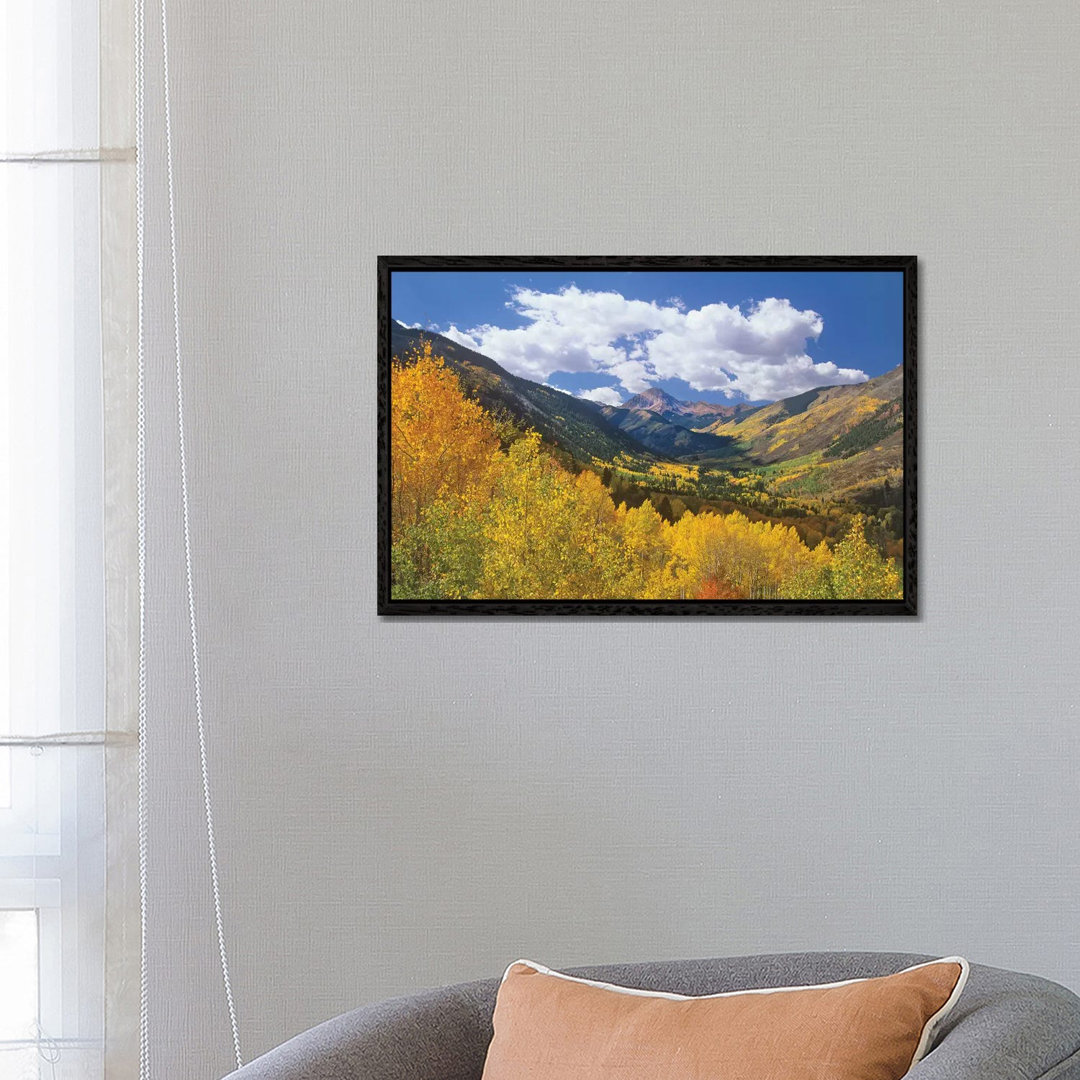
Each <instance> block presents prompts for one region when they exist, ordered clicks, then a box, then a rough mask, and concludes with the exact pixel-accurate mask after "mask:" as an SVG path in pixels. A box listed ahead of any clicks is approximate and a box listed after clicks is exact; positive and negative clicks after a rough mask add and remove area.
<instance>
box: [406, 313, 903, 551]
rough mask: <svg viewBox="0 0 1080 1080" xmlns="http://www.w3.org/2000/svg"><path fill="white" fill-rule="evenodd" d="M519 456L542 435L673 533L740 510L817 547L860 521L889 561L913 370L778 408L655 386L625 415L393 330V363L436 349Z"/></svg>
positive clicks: (441, 343) (458, 349) (899, 546)
mask: <svg viewBox="0 0 1080 1080" xmlns="http://www.w3.org/2000/svg"><path fill="white" fill-rule="evenodd" d="M425 340H426V341H428V342H430V343H431V344H432V346H433V348H434V350H435V351H436V352H437V353H438V354H439V355H440V356H442V357H443V358H444V360H445V362H446V364H447V366H448V367H449V368H450V369H451V370H452V371H453V372H454V373H455V374H456V375H457V377H458V378H459V380H460V383H461V386H462V389H463V391H464V392H465V393H466V394H467V395H468V396H470V397H472V398H474V399H475V400H476V401H478V402H479V403H480V404H481V405H482V406H483V408H484V409H485V410H486V411H487V412H488V413H489V414H490V415H491V416H493V417H494V418H495V419H496V421H497V423H498V424H499V425H500V428H501V437H502V439H503V441H504V443H506V444H509V443H510V442H512V441H514V440H515V439H516V438H520V437H521V436H522V434H523V433H524V432H525V431H527V430H529V429H531V430H534V431H536V432H537V433H538V434H539V436H540V438H541V440H542V443H543V445H544V446H546V447H547V448H548V450H549V452H550V453H551V454H552V456H553V457H554V458H555V459H556V460H558V461H559V462H560V464H561V465H562V466H563V467H564V468H566V469H567V470H569V471H570V472H571V473H575V474H576V473H580V472H581V471H583V470H588V471H591V472H593V473H595V474H596V476H597V477H598V478H599V479H600V481H601V482H602V484H603V485H604V487H605V488H606V489H607V490H608V492H609V493H610V495H611V499H612V501H613V503H614V504H615V505H616V506H618V505H620V504H625V505H626V506H627V507H628V508H635V507H640V506H642V505H643V504H644V503H646V502H649V503H650V504H651V505H652V507H653V508H654V509H656V511H657V512H658V513H659V514H660V516H661V517H662V518H664V519H665V520H666V521H668V522H671V523H675V522H677V521H678V520H679V519H680V518H681V517H682V516H683V515H684V514H686V513H687V512H688V511H689V512H690V513H692V514H700V513H701V512H702V511H713V512H715V513H717V514H730V513H733V512H735V511H738V512H739V513H741V514H743V515H745V516H746V517H747V518H748V519H749V520H750V521H751V522H754V521H758V522H770V523H773V524H777V525H784V526H790V527H791V528H793V529H794V530H795V531H796V532H797V533H798V535H799V537H800V539H801V540H802V542H803V543H804V544H805V545H806V546H807V547H808V548H814V547H816V546H817V545H818V544H820V543H821V542H822V541H825V542H826V544H827V545H828V546H830V547H832V546H833V545H835V544H836V543H838V542H839V540H840V539H841V538H842V537H843V536H844V535H845V533H846V532H847V530H848V527H849V524H850V522H851V520H852V519H853V517H854V516H855V515H860V516H861V519H862V520H863V521H864V522H865V534H866V538H867V540H868V541H869V542H870V543H871V544H872V545H873V546H874V547H875V548H876V549H877V550H878V551H879V552H880V554H881V555H882V556H884V557H885V558H887V559H889V560H890V561H892V560H899V559H900V556H901V554H902V550H903V513H902V510H903V370H902V368H901V367H899V366H898V367H896V368H894V369H893V370H891V371H889V372H886V373H885V374H884V375H881V376H879V377H877V378H875V379H871V380H869V381H867V382H864V383H860V384H855V385H843V386H831V387H822V388H818V389H814V390H810V391H807V392H806V393H803V394H800V395H797V396H795V397H791V398H787V399H784V400H781V401H776V402H772V403H768V404H758V405H754V404H745V403H740V404H732V405H725V404H715V403H710V402H702V401H697V402H694V401H691V402H687V401H680V400H678V399H677V398H674V397H672V396H671V395H670V394H667V393H665V392H664V391H663V390H660V389H658V388H653V389H650V390H647V391H645V392H644V393H642V394H638V395H636V396H634V397H631V398H630V399H628V400H627V401H626V402H625V403H624V404H623V405H622V406H621V407H615V406H610V405H600V404H596V403H594V402H592V401H588V400H585V399H582V398H578V397H574V396H573V395H571V394H568V393H565V392H563V391H561V390H557V389H554V388H553V387H550V386H546V385H543V384H541V383H537V382H532V381H530V380H528V379H524V378H521V377H519V376H515V375H512V374H510V373H509V372H507V371H506V370H505V369H503V368H502V367H500V366H499V365H498V364H497V363H496V362H495V361H493V360H491V359H490V358H488V357H485V356H483V355H482V354H480V353H477V352H474V351H472V350H470V349H467V348H464V347H463V346H461V345H458V344H456V343H455V342H453V341H451V340H450V339H448V338H445V337H442V336H441V335H438V334H434V333H430V332H425V331H421V330H418V329H409V328H406V327H404V326H402V325H401V324H399V323H394V324H392V327H391V351H392V353H393V355H394V356H398V357H401V356H405V355H406V354H407V353H408V352H409V351H410V350H415V349H416V348H418V347H420V346H422V344H423V342H424V341H425Z"/></svg>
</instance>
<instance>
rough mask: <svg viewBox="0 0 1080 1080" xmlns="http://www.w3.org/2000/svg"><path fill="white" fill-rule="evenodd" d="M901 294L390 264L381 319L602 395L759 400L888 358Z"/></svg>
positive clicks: (738, 278) (723, 274)
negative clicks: (654, 391) (653, 390)
mask: <svg viewBox="0 0 1080 1080" xmlns="http://www.w3.org/2000/svg"><path fill="white" fill-rule="evenodd" d="M902 295H903V276H902V274H900V273H899V272H895V273H894V272H885V271H794V272H787V273H773V272H769V271H678V272H663V271H661V272H653V271H625V272H618V273H610V272H607V271H584V272H582V271H576V272H571V271H559V272H553V273H552V272H545V273H531V272H524V273H517V272H507V271H503V270H499V271H470V272H459V271H401V270H395V271H394V272H393V274H392V276H391V296H392V304H391V306H392V311H391V315H392V317H393V318H395V319H397V320H398V321H399V322H401V323H403V324H405V325H406V326H414V325H417V324H419V325H422V326H424V327H426V328H428V329H432V330H437V331H438V332H439V333H442V334H446V335H447V336H448V337H450V338H452V339H454V340H455V341H458V342H459V343H460V344H463V345H466V346H468V347H469V348H473V349H476V350H477V351H478V352H481V353H483V354H484V355H485V356H489V357H491V358H492V359H493V360H495V361H497V362H498V363H499V364H501V365H502V366H503V367H505V368H506V369H507V370H508V371H511V372H512V373H513V374H515V375H520V376H523V377H524V378H527V379H533V380H534V381H536V382H546V383H547V384H548V385H550V386H555V387H557V388H558V389H560V390H566V391H568V392H570V393H573V394H577V395H579V396H582V397H589V398H591V399H593V400H597V401H602V402H605V403H607V404H618V403H620V402H621V401H625V400H626V398H627V397H629V396H630V395H631V394H633V393H640V392H641V391H642V390H645V389H648V388H649V387H653V386H657V387H660V388H661V389H663V390H666V391H667V392H668V393H671V394H673V395H674V396H675V397H678V398H681V399H682V400H685V401H691V400H701V401H711V402H738V401H773V400H777V399H778V398H783V397H791V396H792V395H794V394H798V393H802V392H803V391H804V390H808V389H810V388H812V387H814V386H830V385H836V384H838V383H857V382H863V381H865V379H867V378H873V377H874V376H875V375H881V374H882V373H883V372H886V371H889V370H891V369H892V368H894V367H896V365H897V364H899V363H900V362H901V360H902V358H903V352H902V349H903V317H902Z"/></svg>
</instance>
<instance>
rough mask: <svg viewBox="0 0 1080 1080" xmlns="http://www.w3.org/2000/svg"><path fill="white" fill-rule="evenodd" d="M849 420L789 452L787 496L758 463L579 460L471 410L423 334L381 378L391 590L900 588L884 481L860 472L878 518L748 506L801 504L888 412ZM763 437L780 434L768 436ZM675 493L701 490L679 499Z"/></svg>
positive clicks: (884, 593) (489, 595) (863, 591)
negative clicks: (386, 409) (819, 443)
mask: <svg viewBox="0 0 1080 1080" xmlns="http://www.w3.org/2000/svg"><path fill="white" fill-rule="evenodd" d="M481 374H484V373H481ZM564 412H565V409H564ZM795 419H798V418H797V417H796V418H795ZM857 419H858V422H859V423H860V424H862V425H864V426H863V427H860V428H857V429H852V430H853V431H854V434H852V432H851V431H845V433H843V434H842V435H840V436H838V437H837V439H836V442H835V443H834V444H833V447H832V451H833V452H832V457H830V456H829V454H828V452H816V453H815V455H813V456H812V460H811V457H810V456H806V457H805V458H804V459H796V460H795V464H794V465H793V466H791V468H790V469H789V471H788V472H787V473H785V474H784V477H783V479H784V480H785V482H786V483H787V488H786V489H783V490H784V491H786V494H784V495H783V496H781V495H765V494H763V493H766V492H768V491H774V490H775V491H779V490H781V488H780V487H779V486H778V485H774V487H773V488H769V487H768V485H769V484H770V483H771V482H772V473H770V466H768V465H765V466H762V467H761V469H759V470H757V471H754V472H745V473H742V474H735V473H724V472H721V471H719V470H714V471H713V472H712V473H709V474H708V476H707V477H706V476H705V474H704V473H702V471H701V470H700V469H699V468H698V467H697V466H694V465H692V464H691V465H683V464H679V463H673V462H670V461H669V462H661V463H659V464H657V463H655V462H654V463H653V464H651V465H649V466H643V465H640V464H638V465H636V466H633V465H632V464H631V463H630V462H629V460H625V461H623V462H621V463H620V460H619V458H618V457H617V455H615V454H614V453H610V454H608V455H607V456H604V452H603V450H602V449H601V450H598V452H597V453H595V454H594V455H592V456H591V457H590V459H589V460H581V457H580V456H577V455H574V454H571V453H569V452H567V450H566V448H565V447H561V446H559V445H557V444H556V443H554V442H553V440H552V439H551V438H550V437H547V435H546V433H542V432H541V431H539V430H537V429H536V428H535V427H533V426H531V425H530V424H529V422H528V416H527V415H526V416H521V415H518V416H513V415H510V414H509V413H507V412H506V411H505V410H500V409H498V408H494V407H491V408H489V407H485V404H482V403H481V401H479V400H477V398H476V396H475V395H473V394H470V393H468V392H467V391H466V389H465V388H464V387H463V385H462V382H461V380H460V379H459V376H458V374H456V373H455V371H454V370H452V368H451V366H450V365H449V364H448V363H447V361H446V359H445V358H444V357H443V356H442V355H440V353H439V352H438V351H436V349H435V348H434V347H433V344H432V342H431V340H430V339H421V340H420V341H419V343H418V344H414V345H413V346H411V347H410V348H409V349H408V350H407V351H403V352H401V353H400V354H399V355H397V356H395V357H394V359H393V362H392V366H391V373H390V415H389V425H390V470H389V471H390V488H391V490H390V506H391V514H390V531H391V537H390V540H391V591H392V596H393V597H394V598H395V599H426V600H431V599H555V600H593V599H595V600H601V599H608V600H612V599H628V600H691V599H699V600H777V599H779V600H783V599H821V600H829V599H841V600H843V599H894V598H900V597H901V596H902V580H901V574H900V570H899V566H900V559H899V558H898V557H897V556H898V554H899V548H898V546H897V544H896V542H893V543H892V547H889V546H888V545H887V544H886V543H885V542H884V541H883V539H882V537H883V536H885V533H884V532H883V529H884V528H885V525H883V524H882V523H885V524H886V525H887V524H888V522H889V521H890V520H891V519H890V518H889V516H888V515H889V513H890V512H891V511H890V510H889V509H888V506H887V505H886V502H887V499H888V498H889V494H888V493H889V490H890V489H889V486H888V483H889V482H888V478H887V477H886V478H885V480H884V488H882V487H881V486H880V484H881V483H882V482H881V481H879V480H876V479H875V481H874V482H875V483H876V484H878V485H879V487H878V488H876V489H875V490H877V491H879V492H880V491H884V492H885V496H884V499H885V501H883V502H881V508H880V510H879V511H878V512H877V516H874V513H875V512H874V511H873V510H872V509H871V510H867V511H866V512H863V511H862V510H861V509H857V510H856V511H855V512H847V511H845V512H844V513H843V514H842V515H834V516H833V517H832V518H829V517H828V514H827V511H825V512H824V515H825V516H824V517H823V518H822V520H824V521H826V522H827V525H828V527H827V528H826V527H825V526H822V527H821V528H820V529H819V530H818V532H817V533H815V532H814V531H813V530H812V529H811V528H810V527H809V526H807V525H804V524H803V523H802V521H801V519H800V520H799V521H798V524H800V525H801V526H802V531H801V534H800V529H798V528H796V526H795V524H788V523H785V521H786V520H788V519H785V520H778V519H777V514H779V512H780V511H779V510H776V511H774V512H773V517H772V518H770V517H769V515H768V513H762V512H755V510H754V507H755V506H757V507H758V508H759V509H760V507H761V506H762V505H764V501H763V500H764V499H765V498H766V497H767V498H770V499H772V500H773V503H770V504H769V505H768V506H767V507H766V509H767V510H768V509H770V508H772V507H773V506H774V505H775V506H780V509H781V510H784V506H786V504H784V506H782V505H781V503H782V502H783V500H784V499H786V500H788V501H789V502H790V503H791V504H792V506H795V505H796V500H798V499H801V500H803V503H801V504H799V505H800V507H801V506H806V505H810V504H809V502H808V501H807V500H809V499H811V498H813V497H815V491H816V489H815V487H814V484H818V486H820V483H821V482H820V480H817V479H815V478H817V477H820V476H832V475H842V470H843V469H844V468H849V470H850V462H851V460H852V458H853V455H854V452H855V451H856V450H858V451H861V450H862V449H863V447H862V445H856V442H855V441H853V440H858V439H863V441H864V443H865V444H866V445H867V446H869V445H870V444H871V443H872V442H874V441H875V440H876V441H880V440H881V439H883V438H885V437H886V436H887V435H888V432H889V431H890V430H891V428H889V427H888V425H890V424H893V422H894V421H893V414H892V413H890V412H889V411H888V410H887V409H886V408H884V407H883V406H880V405H877V404H874V405H872V406H866V409H865V416H860V417H858V418H857ZM875 425H876V426H875ZM605 430H607V429H605ZM612 430H614V429H612ZM679 430H681V429H679ZM718 430H720V431H723V430H725V429H724V428H722V427H719V428H718ZM774 430H779V429H778V428H777V429H774ZM676 434H678V432H676ZM615 435H619V433H618V432H615ZM613 437H614V436H613ZM620 437H621V436H620ZM769 437H770V438H771V439H772V440H773V441H772V443H771V444H770V445H771V446H777V445H779V444H778V443H777V442H776V439H777V438H778V437H779V436H776V435H775V434H770V436H769ZM715 438H719V436H715ZM842 440H847V442H843V441H842ZM849 444H850V445H849ZM718 445H719V443H718ZM853 447H854V450H853V449H852V448H853ZM807 462H809V464H808V463H807ZM830 469H831V470H832V471H831V472H829V471H828V470H830ZM635 470H636V471H635ZM773 471H774V472H775V467H773ZM855 479H859V478H855ZM706 480H707V482H708V484H711V485H713V486H712V487H707V486H706ZM853 482H854V481H853ZM860 482H861V481H860ZM664 485H666V487H665V486H664ZM680 485H682V487H680ZM684 489H685V491H686V492H689V491H690V490H693V491H695V492H696V493H697V494H698V495H701V493H702V492H705V496H703V497H700V498H691V497H690V496H689V494H685V495H683V496H682V497H680V492H682V491H684ZM755 499H756V500H757V502H756V503H755ZM740 500H743V501H741V502H740ZM784 512H785V513H786V512H787V511H786V510H784ZM795 512H796V511H794V510H793V511H792V513H795ZM797 512H799V513H803V512H808V511H804V510H802V509H799V510H798V511H797ZM791 520H792V521H793V522H795V521H796V519H795V518H794V517H792V518H791Z"/></svg>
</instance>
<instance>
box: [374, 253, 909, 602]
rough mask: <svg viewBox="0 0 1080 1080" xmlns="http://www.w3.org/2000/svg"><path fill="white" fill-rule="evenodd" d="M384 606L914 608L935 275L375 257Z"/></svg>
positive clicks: (823, 265) (890, 266)
mask: <svg viewBox="0 0 1080 1080" xmlns="http://www.w3.org/2000/svg"><path fill="white" fill-rule="evenodd" d="M378 334H379V340H378V440H379V444H378V545H379V546H378V574H379V580H378V611H379V613H380V614H382V615H431V616H434V615H438V616H443V615H604V616H612V615H646V616H656V615H677V616H683V617H685V616H697V615H702V616H713V615H744V616H745V615H754V616H761V615H795V616H810V615H825V616H838V615H878V616H881V615H906V616H911V615H915V614H916V613H917V607H916V505H917V498H916V259H915V257H914V256H851V257H830V258H823V257H810V256H799V257H774V256H747V257H719V256H718V257H700V256H695V257H687V258H679V257H666V256H665V257H659V256H657V257H627V258H614V257H607V256H605V257H582V256H575V257H536V258H531V257H473V256H461V257H417V256H408V257H406V256H401V257H396V256H383V257H380V259H379V263H378Z"/></svg>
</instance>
